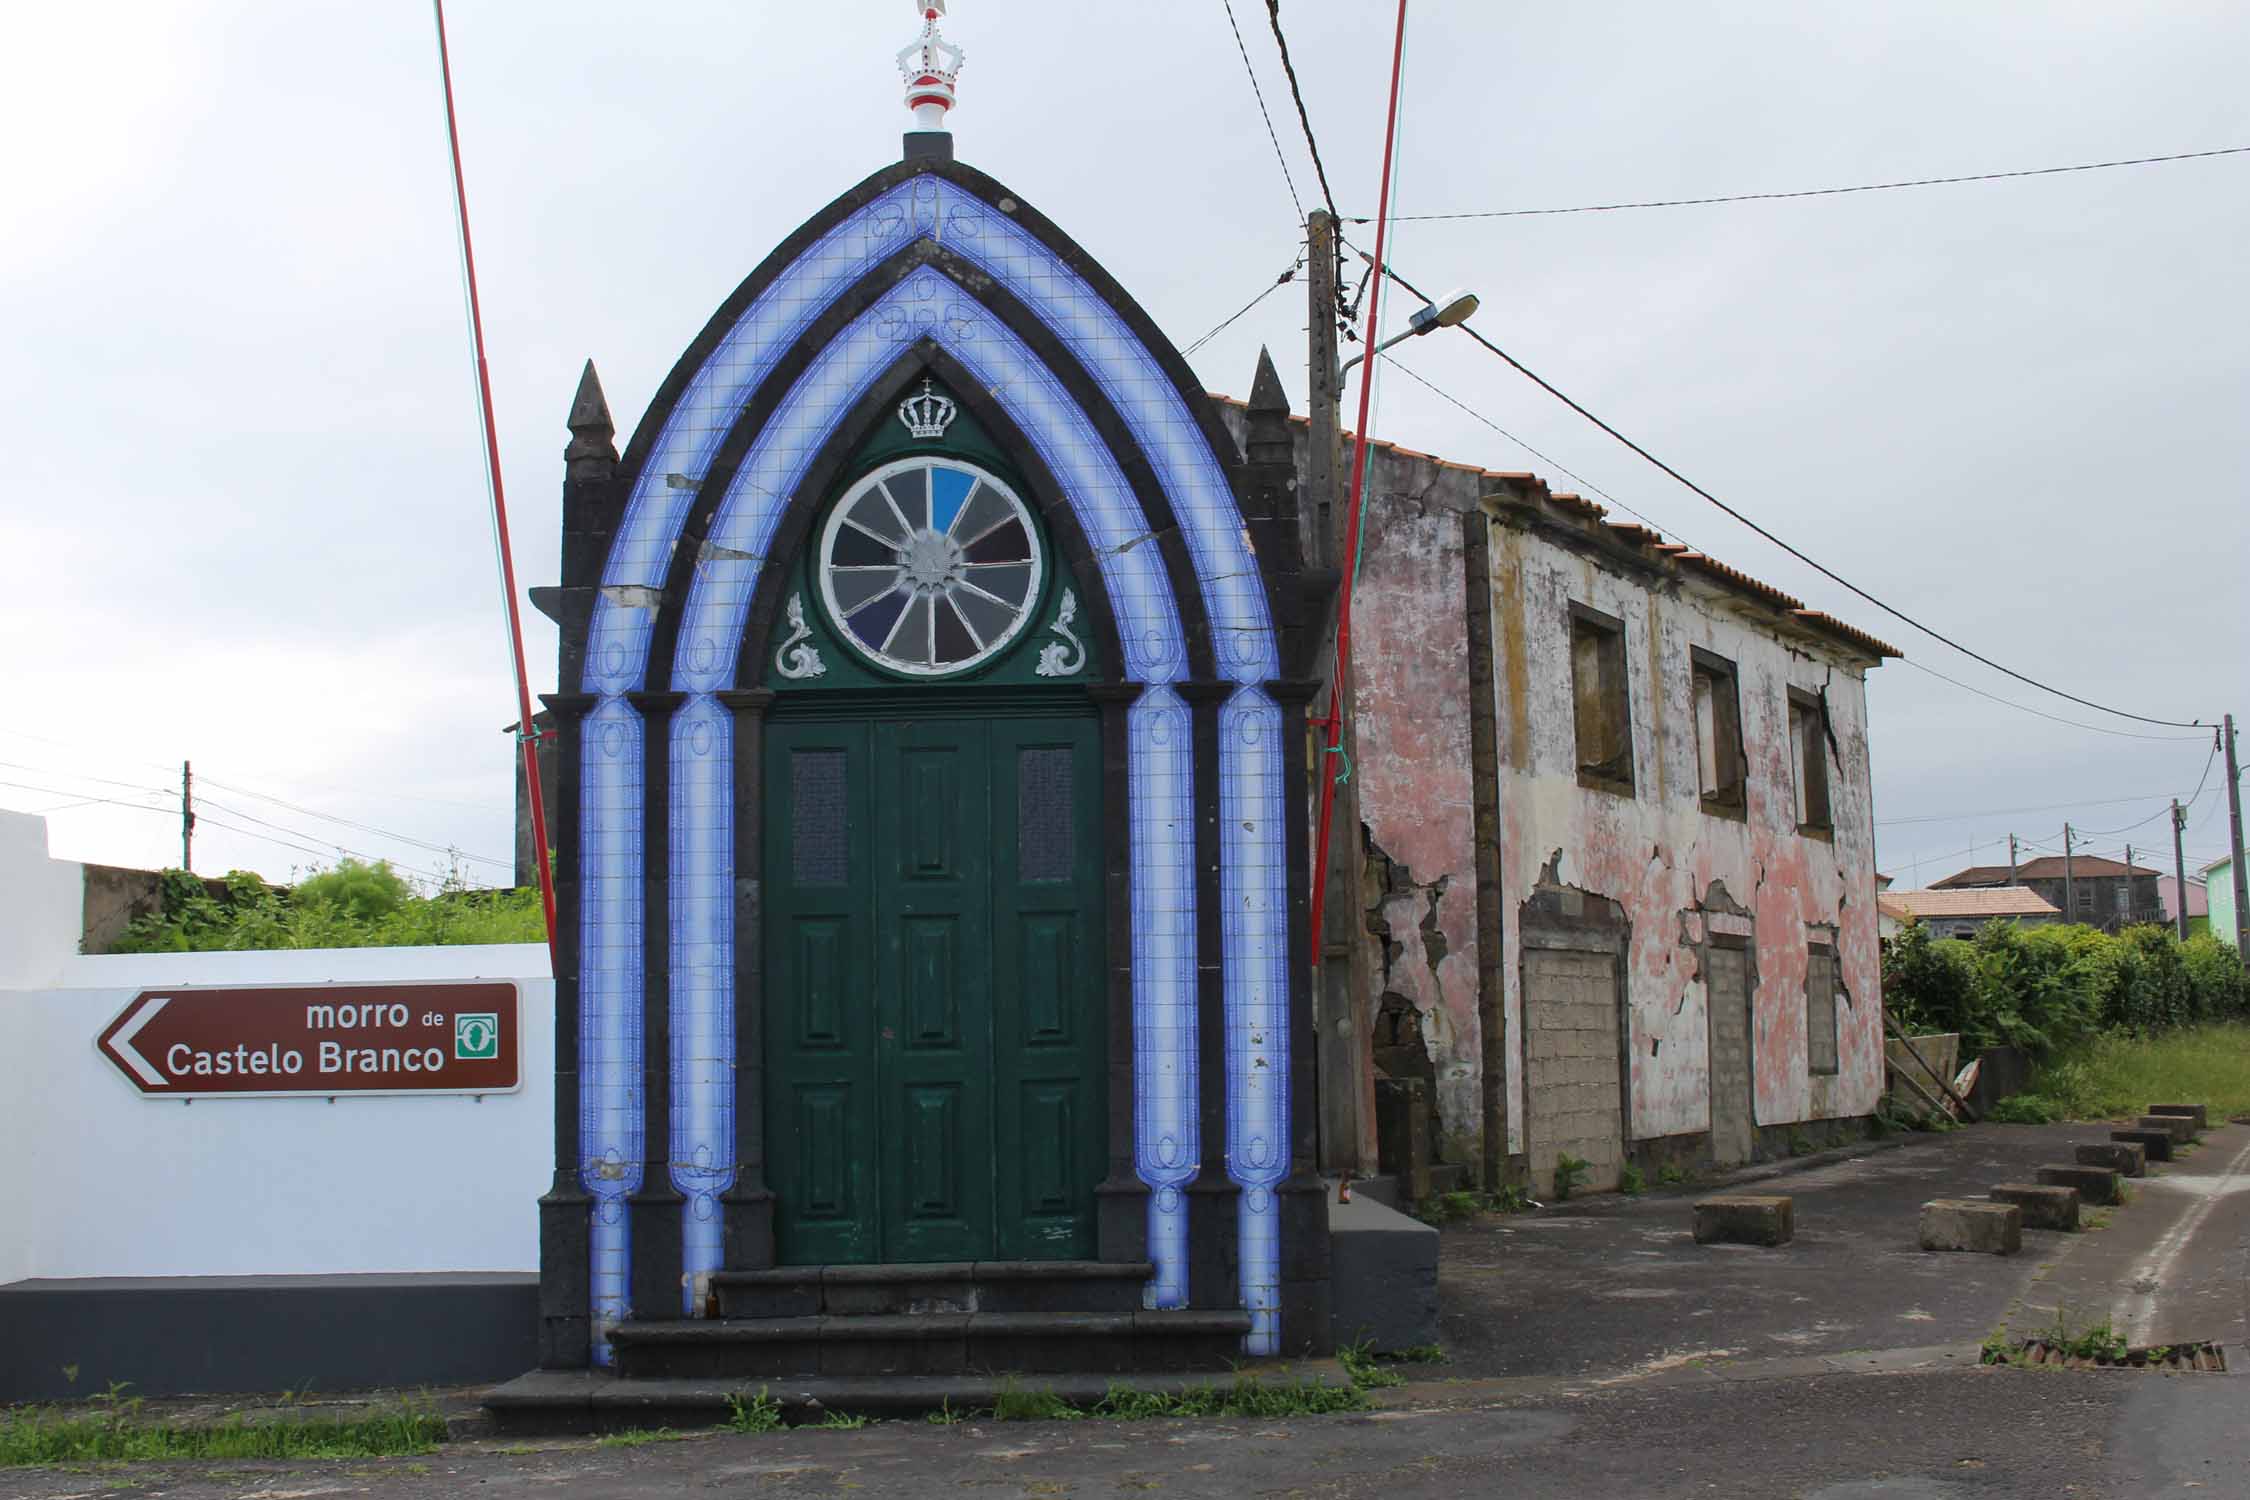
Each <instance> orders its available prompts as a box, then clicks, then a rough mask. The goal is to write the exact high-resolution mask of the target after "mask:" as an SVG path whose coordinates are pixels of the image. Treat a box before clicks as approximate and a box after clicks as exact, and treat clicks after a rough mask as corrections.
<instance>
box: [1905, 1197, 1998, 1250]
mask: <svg viewBox="0 0 2250 1500" xmlns="http://www.w3.org/2000/svg"><path fill="white" fill-rule="evenodd" d="M1918 1229H1919V1232H1920V1238H1921V1244H1922V1248H1923V1249H1925V1250H1967V1251H1972V1252H1975V1253H1978V1254H1986V1255H2013V1254H2015V1253H2016V1252H2017V1251H2018V1250H2021V1249H2022V1248H2023V1210H2022V1209H2020V1208H2018V1207H2017V1206H2016V1205H2015V1204H2013V1203H1992V1202H1988V1201H1986V1200H1985V1199H1982V1198H1933V1199H1931V1200H1930V1201H1929V1202H1927V1203H1925V1204H1923V1205H1922V1219H1921V1223H1920V1225H1919V1226H1918Z"/></svg>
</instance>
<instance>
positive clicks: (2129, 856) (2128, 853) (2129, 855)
mask: <svg viewBox="0 0 2250 1500" xmlns="http://www.w3.org/2000/svg"><path fill="white" fill-rule="evenodd" d="M2132 920H2133V846H2132V845H2131V844H2127V845H2126V846H2125V909H2124V910H2123V911H2122V912H2119V913H2118V915H2117V926H2118V929H2119V930H2120V931H2122V930H2123V929H2124V928H2125V926H2126V924H2127V923H2129V922H2131V921H2132Z"/></svg>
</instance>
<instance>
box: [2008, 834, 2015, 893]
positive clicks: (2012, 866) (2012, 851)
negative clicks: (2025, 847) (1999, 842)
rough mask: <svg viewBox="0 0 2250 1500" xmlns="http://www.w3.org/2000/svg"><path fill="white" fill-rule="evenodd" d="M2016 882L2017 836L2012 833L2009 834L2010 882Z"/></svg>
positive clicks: (2013, 883) (2012, 883) (2011, 883)
mask: <svg viewBox="0 0 2250 1500" xmlns="http://www.w3.org/2000/svg"><path fill="white" fill-rule="evenodd" d="M2016 883H2017V881H2016V836H2015V835H2014V834H2012V833H2011V834H2009V835H2008V884H2010V885H2015V884H2016Z"/></svg>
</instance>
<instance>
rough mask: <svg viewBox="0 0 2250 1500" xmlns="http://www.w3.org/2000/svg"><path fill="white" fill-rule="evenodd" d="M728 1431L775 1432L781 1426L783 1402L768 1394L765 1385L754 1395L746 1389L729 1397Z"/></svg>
mask: <svg viewBox="0 0 2250 1500" xmlns="http://www.w3.org/2000/svg"><path fill="white" fill-rule="evenodd" d="M726 1427H727V1431H729V1432H775V1431H778V1430H779V1429H780V1427H781V1403H780V1402H779V1401H776V1400H774V1399H773V1397H771V1396H769V1395H767V1394H766V1388H765V1387H764V1386H760V1387H758V1393H757V1394H756V1395H755V1396H753V1395H751V1394H750V1393H749V1392H747V1391H745V1392H743V1393H742V1394H741V1395H739V1396H729V1397H727V1422H726Z"/></svg>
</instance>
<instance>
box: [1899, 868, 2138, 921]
mask: <svg viewBox="0 0 2250 1500" xmlns="http://www.w3.org/2000/svg"><path fill="white" fill-rule="evenodd" d="M2014 873H2015V880H2014V882H2013V883H2014V884H2016V885H2020V886H2024V887H2026V888H2027V889H2030V890H2033V891H2037V892H2038V893H2039V895H2040V896H2041V897H2043V898H2044V899H2045V900H2046V902H2047V903H2048V904H2049V905H2050V906H2052V907H2054V909H2055V910H2056V911H2058V912H2061V913H2063V914H2064V916H2065V917H2066V918H2067V919H2068V920H2070V921H2073V922H2083V923H2085V924H2086V925H2087V926H2088V927H2099V928H2101V929H2102V930H2103V931H2104V932H2115V931H2116V930H2117V929H2118V928H2120V927H2125V926H2129V925H2130V924H2132V923H2134V922H2161V921H2163V920H2164V900H2163V897H2162V895H2161V894H2160V893H2159V891H2158V889H2157V882H2158V881H2159V880H2161V879H2162V878H2163V874H2162V872H2161V871H2157V870H2151V869H2149V868H2147V867H2146V866H2144V865H2134V866H2132V867H2131V868H2130V870H2128V869H2127V867H2126V866H2124V865H2122V864H2120V863H2119V862H2118V861H2116V860H2114V859H2101V858H2098V857H2097V856H2094V855H2091V854H2084V855H2079V856H2077V857H2075V858H2073V859H2072V860H2070V861H2069V871H2068V874H2067V877H2066V874H2065V871H2064V861H2063V858H2062V856H2061V855H2059V854H2047V855H2042V856H2040V857H2039V858H2038V859H2033V860H2026V861H2025V862H2024V863H2022V864H2020V865H2018V866H2017V867H2016V869H2015V872H2014ZM2008 877H2009V870H2008V867H2007V866H2006V865H1971V866H1970V867H1969V868H1968V869H1966V870H1963V871H1961V872H1960V873H1959V874H1956V875H1948V876H1946V877H1945V879H1943V880H1940V881H1936V882H1934V883H1933V884H1932V885H1931V886H1930V889H1931V890H1933V891H1967V890H1996V889H1999V888H2001V887H2004V886H2007V885H2008V884H2010V881H2009V878H2008ZM2066 886H2067V887H2068V889H2067V891H2066V889H2065V887H2066Z"/></svg>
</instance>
